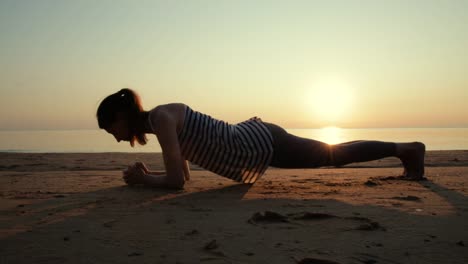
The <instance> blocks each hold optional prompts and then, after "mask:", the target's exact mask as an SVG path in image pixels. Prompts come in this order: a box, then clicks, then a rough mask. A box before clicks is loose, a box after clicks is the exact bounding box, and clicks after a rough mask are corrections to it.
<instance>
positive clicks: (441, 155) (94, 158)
mask: <svg viewBox="0 0 468 264" xmlns="http://www.w3.org/2000/svg"><path fill="white" fill-rule="evenodd" d="M136 161H142V162H144V163H146V164H147V165H148V166H149V167H150V168H151V169H154V170H164V162H163V158H162V154H161V153H143V152H137V153H130V152H101V153H89V152H88V153H12V152H0V171H77V170H78V171H83V170H89V171H92V170H122V169H124V168H126V166H128V165H129V164H133V163H134V162H136ZM425 164H426V167H468V150H430V151H427V152H426V159H425ZM401 166H402V165H401V162H400V160H399V159H397V158H394V157H391V158H385V159H381V160H375V161H369V162H361V163H352V164H348V165H346V166H343V167H342V168H394V167H401ZM191 168H192V169H194V170H203V169H202V168H200V167H199V166H197V165H195V164H191ZM270 168H273V167H270ZM330 168H335V167H330ZM273 169H274V168H273Z"/></svg>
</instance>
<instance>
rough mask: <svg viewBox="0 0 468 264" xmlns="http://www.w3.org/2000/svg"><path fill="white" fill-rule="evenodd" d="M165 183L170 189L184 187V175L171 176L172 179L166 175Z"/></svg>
mask: <svg viewBox="0 0 468 264" xmlns="http://www.w3.org/2000/svg"><path fill="white" fill-rule="evenodd" d="M166 185H167V187H169V188H171V189H184V185H185V180H184V177H182V178H172V179H171V178H169V177H168V178H167V181H166Z"/></svg>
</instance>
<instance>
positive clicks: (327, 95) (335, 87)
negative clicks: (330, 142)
mask: <svg viewBox="0 0 468 264" xmlns="http://www.w3.org/2000/svg"><path fill="white" fill-rule="evenodd" d="M353 97H354V94H353V91H352V87H351V86H350V85H349V84H347V83H346V82H343V81H338V80H327V81H320V82H317V83H315V84H314V85H312V89H310V94H309V95H308V96H307V104H308V105H309V107H311V108H312V109H311V110H312V111H313V116H314V118H315V119H316V121H320V122H321V123H322V125H325V126H334V125H337V123H340V122H343V121H345V119H346V118H347V117H349V114H350V112H351V110H352V104H353V99H354V98H353Z"/></svg>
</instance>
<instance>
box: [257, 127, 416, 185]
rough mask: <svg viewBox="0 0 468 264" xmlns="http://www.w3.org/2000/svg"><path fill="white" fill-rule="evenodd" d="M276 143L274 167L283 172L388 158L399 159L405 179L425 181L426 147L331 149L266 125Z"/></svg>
mask: <svg viewBox="0 0 468 264" xmlns="http://www.w3.org/2000/svg"><path fill="white" fill-rule="evenodd" d="M265 124H266V125H267V126H268V128H269V129H270V131H271V133H272V135H273V139H274V154H273V159H272V162H271V164H270V165H271V166H273V167H279V168H316V167H321V166H343V165H345V164H349V163H353V162H364V161H371V160H377V159H382V158H386V157H398V158H400V159H401V160H402V162H403V165H404V167H405V173H406V174H405V176H407V177H411V178H418V179H419V178H422V176H423V174H424V151H425V147H424V144H422V143H419V142H414V143H393V142H382V141H370V140H357V141H351V142H345V143H341V144H336V145H329V144H326V143H324V142H320V141H316V140H313V139H308V138H302V137H298V136H295V135H292V134H289V133H288V132H287V131H286V130H284V129H283V128H281V127H280V126H277V125H275V124H271V123H266V122H265Z"/></svg>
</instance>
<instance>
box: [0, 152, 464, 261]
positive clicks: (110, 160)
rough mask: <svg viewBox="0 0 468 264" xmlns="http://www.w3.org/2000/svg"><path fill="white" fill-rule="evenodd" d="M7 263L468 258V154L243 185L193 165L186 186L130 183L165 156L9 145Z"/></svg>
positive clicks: (0, 206) (1, 224)
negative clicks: (411, 176)
mask: <svg viewBox="0 0 468 264" xmlns="http://www.w3.org/2000/svg"><path fill="white" fill-rule="evenodd" d="M0 157H1V159H0V210H1V211H0V212H1V213H0V263H2V264H3V263H207V264H211V263H269V264H273V263H301V264H305V263H340V264H343V263H356V264H359V263H367V264H371V263H468V249H467V246H468V199H467V195H468V151H429V152H428V153H427V158H426V177H427V180H425V181H419V182H414V181H404V180H399V179H397V178H395V177H396V176H398V175H400V174H401V172H402V168H401V165H400V162H399V161H398V160H397V159H395V158H388V159H384V160H380V161H374V162H368V163H357V164H352V165H350V166H345V167H343V168H321V169H288V170H285V169H275V168H270V169H269V170H268V171H267V173H266V174H265V175H264V176H263V177H262V178H261V179H260V180H259V181H257V182H256V183H255V184H254V185H242V184H238V183H236V182H233V181H231V180H229V179H226V178H223V177H220V176H217V175H215V174H213V173H210V172H207V171H205V170H202V169H200V168H198V167H197V166H193V165H192V166H191V168H192V179H191V181H189V182H187V183H186V185H185V189H184V190H181V191H170V190H161V189H151V188H146V187H138V186H134V187H129V186H126V185H125V183H124V182H123V180H122V177H121V176H122V173H121V170H123V169H124V168H126V166H127V165H128V164H132V163H134V162H135V161H143V162H145V163H146V164H147V165H148V166H149V167H150V168H151V169H153V170H161V169H163V163H162V157H161V154H150V153H142V154H127V153H93V154H85V153H76V154H73V153H69V154H60V153H50V154H41V153H1V154H0Z"/></svg>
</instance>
